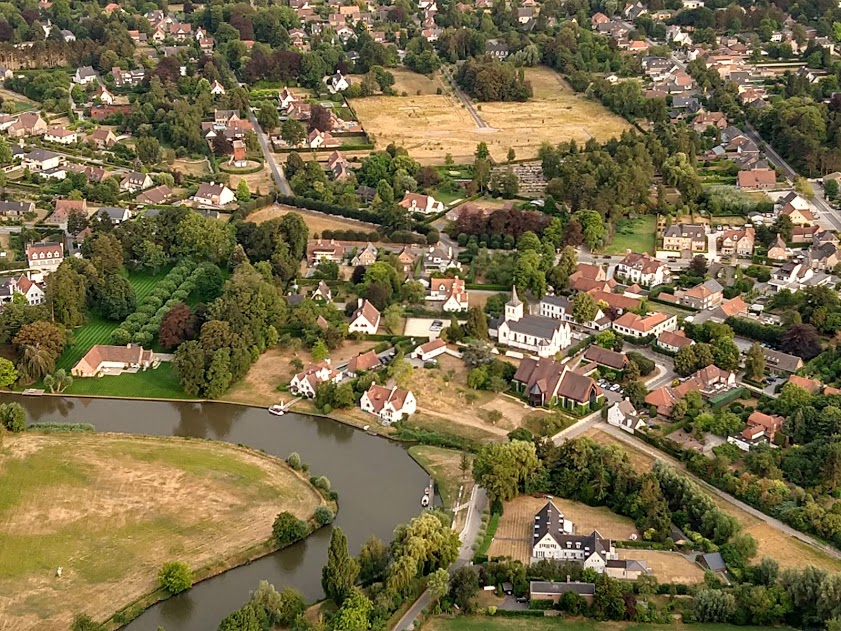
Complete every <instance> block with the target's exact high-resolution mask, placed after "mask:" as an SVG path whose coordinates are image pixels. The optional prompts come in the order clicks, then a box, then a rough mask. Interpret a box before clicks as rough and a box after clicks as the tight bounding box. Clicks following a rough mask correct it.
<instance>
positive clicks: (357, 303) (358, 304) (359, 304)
mask: <svg viewBox="0 0 841 631" xmlns="http://www.w3.org/2000/svg"><path fill="white" fill-rule="evenodd" d="M356 306H357V307H361V306H362V298H357V299H356Z"/></svg>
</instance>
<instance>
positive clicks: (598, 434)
mask: <svg viewBox="0 0 841 631" xmlns="http://www.w3.org/2000/svg"><path fill="white" fill-rule="evenodd" d="M584 435H585V436H587V437H588V438H591V439H592V440H595V441H596V442H597V443H601V444H603V445H616V446H618V447H619V448H620V449H622V450H624V451H625V452H626V453H627V454H628V457H629V458H630V460H631V464H633V465H634V468H636V469H637V470H638V471H649V470H650V469H651V467H652V465H653V464H654V458H653V457H651V456H650V455H648V454H646V453H644V452H642V451H641V450H638V449H634V448H632V447H630V446H628V445H626V444H625V443H623V442H620V441H618V440H617V439H615V438H614V437H613V436H611V435H610V434H607V433H605V432H603V431H601V430H599V429H598V428H597V427H594V428H591V429H590V430H588V431H587V432H586V433H585V434H584ZM663 459H664V460H668V457H666V456H665V455H664V456H663ZM710 497H711V498H712V500H713V501H714V502H715V503H716V504H717V505H718V507H719V508H721V509H722V510H723V511H725V512H727V513H729V514H731V515H733V516H734V517H735V518H736V519H738V520H739V523H741V524H742V528H743V530H744V531H745V532H748V533H750V534H751V535H753V537H754V539H756V541H757V543H758V544H759V548H758V552H757V554H756V558H757V559H761V558H762V557H764V556H769V557H773V558H774V559H776V560H777V561H778V562H779V564H780V567H782V568H788V567H803V566H804V565H814V566H816V567H822V568H826V569H827V570H832V571H836V572H837V571H841V561H839V560H838V559H835V558H832V557H830V556H828V555H827V554H825V553H823V552H822V551H821V550H819V549H817V548H814V547H812V546H810V545H809V544H806V543H804V542H802V541H799V540H798V539H795V538H794V537H790V536H789V535H787V534H785V533H783V532H781V531H779V530H777V529H776V528H774V527H773V526H770V525H769V524H767V523H765V522H764V521H762V520H760V519H759V518H757V517H754V516H753V515H751V514H750V513H748V512H746V511H744V510H742V509H741V508H739V507H738V506H736V505H735V504H733V503H731V502H728V501H727V500H725V499H722V498H720V497H719V496H717V495H713V494H710Z"/></svg>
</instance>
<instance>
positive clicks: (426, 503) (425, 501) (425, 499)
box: [421, 495, 429, 508]
mask: <svg viewBox="0 0 841 631" xmlns="http://www.w3.org/2000/svg"><path fill="white" fill-rule="evenodd" d="M421 506H423V507H424V508H426V507H427V506H429V496H428V495H424V496H423V497H422V498H421Z"/></svg>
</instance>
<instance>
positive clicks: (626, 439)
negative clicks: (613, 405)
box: [552, 415, 841, 559]
mask: <svg viewBox="0 0 841 631" xmlns="http://www.w3.org/2000/svg"><path fill="white" fill-rule="evenodd" d="M591 416H596V415H591ZM589 419H590V417H587V419H582V420H584V421H586V423H587V426H586V427H585V428H583V429H581V430H580V431H576V432H570V433H569V434H564V432H561V433H560V434H558V435H556V436H554V437H553V438H552V440H553V441H554V442H555V444H561V443H562V442H564V441H565V440H568V439H570V438H575V437H576V436H578V435H579V434H581V433H583V432H584V431H586V430H587V429H589V428H590V427H592V426H593V425H595V424H596V423H597V422H598V418H596V420H595V421H590V420H589ZM579 424H580V423H576V424H575V425H573V427H570V428H568V429H573V428H577V427H578V425H579ZM599 429H600V430H601V431H603V432H605V433H607V434H610V435H611V436H612V437H613V438H615V439H617V440H618V441H620V442H622V443H625V444H627V445H628V446H630V447H632V448H634V449H636V450H637V451H641V452H643V453H644V454H647V455H649V456H651V457H652V458H656V459H658V460H663V461H664V462H667V463H668V464H670V465H671V466H673V467H675V468H676V469H680V470H681V471H682V473H683V474H684V475H686V476H687V477H689V478H690V479H692V480H693V481H694V482H695V483H697V484H699V485H700V486H701V487H703V488H704V490H706V491H707V492H708V493H712V494H713V495H716V496H718V497H720V498H721V499H723V500H725V501H726V502H729V503H730V504H733V505H734V506H736V507H737V508H740V509H741V510H743V511H745V512H746V513H748V514H749V515H751V516H752V517H756V518H757V519H759V520H760V521H763V522H765V523H766V524H768V525H769V526H771V527H772V528H775V529H776V530H779V531H780V532H782V533H784V534H786V535H788V536H790V537H794V538H795V539H797V540H799V541H802V542H803V543H806V544H808V545H810V546H813V547H815V548H817V549H819V550H820V551H821V552H823V553H825V554H827V555H829V556H831V557H832V558H834V559H841V551H839V550H836V549H835V548H833V547H831V546H828V545H826V544H824V543H821V542H820V541H818V540H817V539H814V538H813V537H810V536H809V535H807V534H804V533H802V532H800V531H799V530H795V529H794V528H792V527H791V526H788V525H786V524H784V523H783V522H781V521H780V520H779V519H775V518H774V517H771V516H769V515H766V514H765V513H763V512H762V511H760V510H757V509H756V508H754V507H753V506H749V505H748V504H745V503H744V502H742V501H740V500H737V499H736V498H735V497H733V496H732V495H730V494H728V493H725V492H724V491H722V490H720V489H718V488H716V487H714V486H713V485H711V484H709V483H707V482H705V481H704V480H702V479H701V478H699V477H697V476H696V475H694V474H692V473H690V472H689V471H687V470H686V467H685V466H684V465H683V463H681V462H678V461H677V460H675V459H674V458H672V457H670V456H668V455H667V454H665V453H663V452H662V451H660V450H658V449H655V448H654V447H651V446H650V445H648V444H647V443H644V442H642V441H641V440H637V439H635V438H634V437H633V436H631V435H630V434H628V433H627V432H625V431H624V430H621V429H619V428H618V427H613V426H612V425H608V424H607V423H600V424H599ZM561 434H564V435H563V436H561Z"/></svg>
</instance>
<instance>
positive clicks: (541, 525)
mask: <svg viewBox="0 0 841 631" xmlns="http://www.w3.org/2000/svg"><path fill="white" fill-rule="evenodd" d="M532 533H533V534H532V560H534V561H539V560H541V559H555V560H558V561H577V562H579V563H581V564H582V565H583V566H584V569H585V570H586V569H592V570H595V571H596V572H598V573H599V574H602V573H604V570H605V568H606V567H607V562H608V561H613V560H616V559H618V558H619V556H618V555H617V554H616V548H615V547H614V545H613V542H612V541H611V540H610V539H605V538H603V537H602V536H601V535H600V534H599V532H598V531H597V530H594V531H593V532H592V533H591V534H589V535H576V534H573V524H572V523H571V522H570V521H569V520H567V519H564V516H563V514H562V513H561V512H560V511H559V510H558V509H557V508H556V507H555V505H554V504H552V502H547V503H546V506H544V507H543V508H542V509H541V510H540V511H539V512H538V513H537V515H535V516H534V528H533V529H532Z"/></svg>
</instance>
